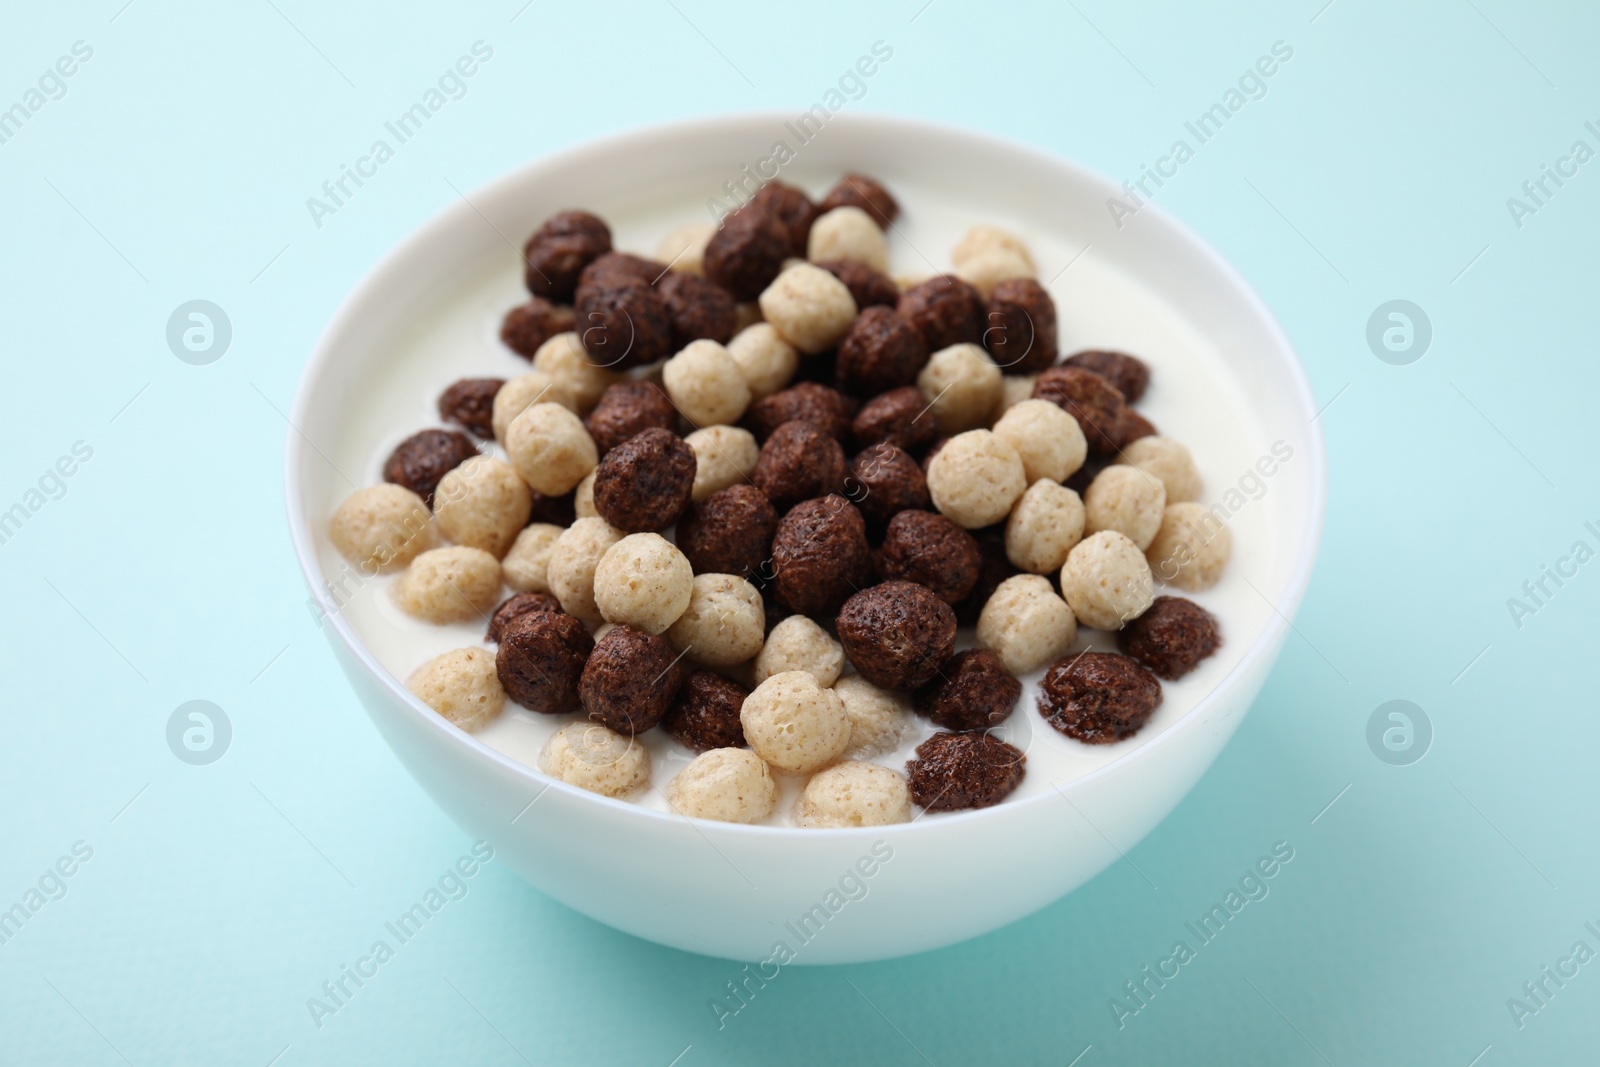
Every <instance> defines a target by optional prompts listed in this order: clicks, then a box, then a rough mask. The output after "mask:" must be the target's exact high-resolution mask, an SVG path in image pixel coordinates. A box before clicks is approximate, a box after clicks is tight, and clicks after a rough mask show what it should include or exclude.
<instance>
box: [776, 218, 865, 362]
mask: <svg viewBox="0 0 1600 1067" xmlns="http://www.w3.org/2000/svg"><path fill="white" fill-rule="evenodd" d="M813 232H815V230H814V229H813ZM834 258H837V257H834ZM760 303H761V314H762V315H763V316H765V317H766V320H767V321H768V322H770V323H772V325H773V328H774V329H776V330H777V331H778V335H779V336H780V337H782V338H783V339H784V340H785V341H788V342H789V343H790V344H791V345H793V346H794V347H795V348H797V349H799V350H800V351H801V352H808V353H811V352H822V351H824V350H826V349H829V348H832V347H833V346H834V345H836V344H838V343H839V342H840V341H841V340H843V339H844V335H845V334H846V333H848V332H849V331H850V325H851V323H853V322H855V319H856V302H855V298H854V297H852V296H851V295H850V289H849V287H847V286H846V285H845V284H844V282H841V281H840V280H839V279H838V278H835V277H834V276H833V275H831V274H829V273H828V272H827V271H825V270H823V269H822V268H820V267H813V266H812V265H811V264H809V263H798V264H796V265H795V266H792V267H790V268H788V269H787V270H785V271H784V272H783V273H782V274H780V275H778V276H777V278H775V279H773V282H772V284H771V285H769V286H767V288H766V289H765V290H763V291H762V293H761V300H760Z"/></svg>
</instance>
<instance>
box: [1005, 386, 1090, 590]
mask: <svg viewBox="0 0 1600 1067" xmlns="http://www.w3.org/2000/svg"><path fill="white" fill-rule="evenodd" d="M994 432H995V436H996V437H999V438H1000V439H1001V440H1003V441H1004V442H1005V443H1006V444H1008V445H1010V446H1011V447H1012V448H1014V449H1016V450H1017V455H1018V456H1021V457H1022V472H1023V475H1024V476H1025V477H1026V478H1027V479H1028V483H1029V484H1030V485H1031V484H1032V483H1034V482H1036V481H1038V480H1039V479H1040V478H1049V479H1050V480H1051V481H1054V482H1064V481H1066V480H1067V479H1068V478H1069V477H1071V476H1072V474H1073V473H1074V472H1075V471H1076V470H1077V469H1078V468H1079V467H1081V466H1083V460H1084V457H1085V456H1087V455H1088V454H1089V443H1088V442H1087V441H1086V440H1084V437H1083V430H1082V429H1080V428H1079V426H1078V420H1077V419H1075V418H1073V417H1072V416H1071V415H1068V414H1067V413H1066V412H1065V411H1063V410H1062V409H1061V408H1059V407H1057V406H1056V405H1055V404H1052V403H1050V401H1048V400H1024V401H1022V402H1021V403H1019V404H1017V405H1016V406H1015V407H1013V408H1010V409H1009V410H1007V411H1006V413H1005V414H1003V415H1001V416H1000V419H999V421H998V422H996V423H995V424H994ZM1051 569H1052V570H1053V569H1054V568H1051Z"/></svg>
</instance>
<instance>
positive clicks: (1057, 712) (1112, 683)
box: [1039, 652, 1161, 745]
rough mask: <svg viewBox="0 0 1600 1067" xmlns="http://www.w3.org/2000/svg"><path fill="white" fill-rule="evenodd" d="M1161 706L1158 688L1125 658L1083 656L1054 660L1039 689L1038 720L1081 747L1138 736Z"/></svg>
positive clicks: (1152, 678) (1097, 654)
mask: <svg viewBox="0 0 1600 1067" xmlns="http://www.w3.org/2000/svg"><path fill="white" fill-rule="evenodd" d="M1160 703H1161V683H1160V682H1158V681H1157V680H1156V677H1155V675H1153V674H1151V673H1150V672H1149V671H1147V670H1145V669H1144V668H1143V667H1141V666H1139V664H1138V663H1135V662H1134V661H1133V660H1132V659H1130V658H1129V657H1127V656H1119V655H1117V654H1116V653H1114V652H1083V653H1080V654H1078V655H1076V656H1068V657H1066V658H1064V659H1060V660H1057V661H1056V662H1055V664H1053V665H1052V666H1051V668H1050V669H1049V670H1048V671H1046V672H1045V676H1044V681H1043V682H1041V683H1040V685H1039V714H1040V715H1042V716H1044V720H1045V721H1046V722H1048V723H1049V724H1050V725H1051V726H1054V727H1055V728H1056V729H1057V730H1060V731H1061V732H1062V733H1064V734H1066V735H1067V736H1068V737H1073V738H1076V739H1078V740H1079V741H1082V742H1084V743H1085V744H1090V745H1105V744H1110V743H1111V742H1112V741H1121V740H1122V739H1123V738H1125V737H1132V736H1133V735H1134V734H1136V733H1138V732H1139V728H1140V727H1141V726H1143V725H1144V724H1145V722H1146V721H1147V720H1148V719H1149V718H1150V714H1151V713H1152V712H1154V711H1155V710H1156V707H1157V706H1158V705H1159V704H1160Z"/></svg>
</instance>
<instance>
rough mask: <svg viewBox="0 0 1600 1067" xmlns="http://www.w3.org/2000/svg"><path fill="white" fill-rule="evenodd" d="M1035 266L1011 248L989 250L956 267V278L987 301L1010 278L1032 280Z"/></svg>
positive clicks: (977, 253) (974, 255)
mask: <svg viewBox="0 0 1600 1067" xmlns="http://www.w3.org/2000/svg"><path fill="white" fill-rule="evenodd" d="M1035 273H1036V272H1035V271H1034V269H1033V264H1032V263H1030V262H1029V261H1028V260H1027V259H1026V258H1024V257H1023V256H1020V255H1018V254H1017V253H1016V252H1014V251H1012V250H1011V249H1009V248H989V249H985V250H983V251H981V252H976V253H974V254H973V255H971V256H969V257H967V258H966V259H964V260H962V261H961V262H960V263H959V264H957V265H956V277H958V278H960V279H961V280H962V281H964V282H966V283H967V284H968V285H970V286H972V287H973V288H974V289H976V290H978V292H979V294H981V295H982V297H983V298H984V299H985V300H987V299H989V298H990V297H991V296H993V295H994V287H995V286H997V285H999V284H1000V283H1001V282H1003V281H1006V280H1008V279H1010V278H1032V277H1033V276H1034V274H1035Z"/></svg>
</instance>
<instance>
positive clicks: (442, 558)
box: [394, 545, 500, 623]
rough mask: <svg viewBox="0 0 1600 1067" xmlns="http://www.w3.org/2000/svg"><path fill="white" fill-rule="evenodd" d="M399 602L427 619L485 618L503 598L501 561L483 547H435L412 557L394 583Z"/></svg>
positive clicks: (411, 613) (460, 620)
mask: <svg viewBox="0 0 1600 1067" xmlns="http://www.w3.org/2000/svg"><path fill="white" fill-rule="evenodd" d="M394 598H395V603H396V604H398V605H399V606H400V610H401V611H404V612H405V613H406V614H407V615H413V616H415V617H417V618H419V619H423V620H426V621H427V622H436V623H446V622H467V621H468V620H471V619H477V618H482V617H483V616H485V615H488V614H489V612H491V611H493V610H494V606H495V605H496V604H498V603H499V602H500V561H499V560H497V559H495V558H494V557H493V556H491V555H490V554H489V553H487V552H485V551H484V550H483V549H481V548H471V547H468V546H466V545H452V546H450V547H449V548H433V549H429V550H428V551H426V552H424V553H422V554H421V555H420V556H418V557H417V558H416V559H414V560H412V561H411V564H410V566H408V567H406V569H405V571H404V573H402V574H401V575H400V578H399V580H398V581H396V582H395V584H394Z"/></svg>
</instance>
